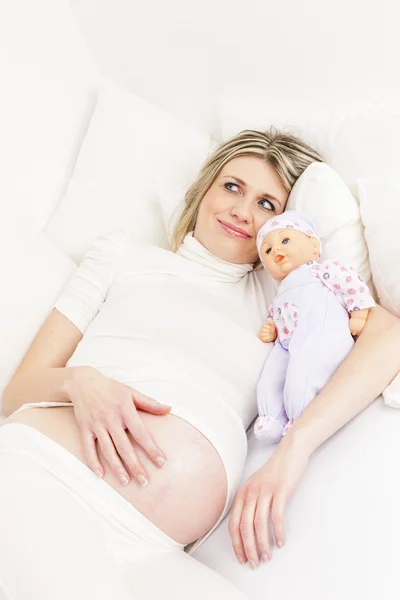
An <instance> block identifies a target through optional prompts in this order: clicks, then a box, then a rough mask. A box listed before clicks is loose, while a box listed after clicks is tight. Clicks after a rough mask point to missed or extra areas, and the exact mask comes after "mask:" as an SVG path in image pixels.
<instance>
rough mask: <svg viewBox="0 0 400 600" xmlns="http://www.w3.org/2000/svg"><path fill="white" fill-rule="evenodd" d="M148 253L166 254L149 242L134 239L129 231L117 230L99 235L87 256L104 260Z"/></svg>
mask: <svg viewBox="0 0 400 600" xmlns="http://www.w3.org/2000/svg"><path fill="white" fill-rule="evenodd" d="M149 252H168V251H167V250H164V249H162V248H160V247H158V246H155V245H154V244H151V243H150V242H147V241H143V240H140V239H138V238H137V237H135V236H134V235H133V234H132V233H131V232H130V231H129V229H124V228H117V229H113V230H111V231H107V232H105V233H102V234H100V235H99V236H98V237H97V238H96V239H95V241H94V242H93V244H92V245H91V247H90V249H89V251H88V252H87V255H86V256H88V255H97V256H99V257H102V258H103V259H104V260H107V259H114V258H115V259H116V258H124V257H134V256H136V257H140V256H144V255H145V254H146V253H149Z"/></svg>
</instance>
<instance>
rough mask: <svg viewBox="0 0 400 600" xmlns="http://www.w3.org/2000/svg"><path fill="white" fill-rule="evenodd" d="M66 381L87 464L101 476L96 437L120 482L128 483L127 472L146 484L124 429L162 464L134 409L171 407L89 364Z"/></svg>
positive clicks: (165, 410)
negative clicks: (111, 377) (107, 375)
mask: <svg viewBox="0 0 400 600" xmlns="http://www.w3.org/2000/svg"><path fill="white" fill-rule="evenodd" d="M67 385H68V389H66V393H67V395H68V397H69V399H70V401H71V402H72V404H73V407H74V412H75V416H76V420H77V422H78V425H79V428H80V432H81V435H82V443H83V449H84V453H85V457H86V461H87V464H88V466H89V467H90V468H91V469H92V470H93V471H94V472H95V473H96V474H97V475H99V476H100V477H103V475H104V469H103V467H102V464H101V462H100V460H99V456H98V452H97V448H96V440H97V442H98V444H99V447H100V449H101V452H102V454H103V455H104V457H105V459H106V461H107V463H108V464H109V465H110V467H111V470H112V471H113V473H114V475H115V476H116V477H118V478H119V480H120V481H121V483H122V484H123V485H126V484H127V483H129V480H130V475H132V476H133V477H135V478H136V479H137V481H138V482H139V483H140V485H146V484H147V482H148V475H147V473H146V471H145V469H144V467H143V465H142V464H141V461H140V460H139V458H138V456H137V453H136V452H135V450H134V448H133V446H132V443H131V441H130V440H129V437H128V435H127V431H128V432H129V433H130V434H131V435H132V437H133V438H134V439H135V440H136V442H137V443H138V444H139V445H140V446H141V447H142V448H143V450H144V451H145V452H146V454H147V455H148V456H149V457H150V459H151V460H152V461H153V462H154V464H155V465H157V466H158V467H163V466H164V465H165V464H166V461H167V459H166V456H165V454H164V453H163V452H162V451H161V449H160V448H159V447H158V445H157V443H156V441H155V440H154V438H153V436H152V435H151V433H150V432H149V431H148V429H147V427H146V426H145V425H144V423H143V421H142V420H141V418H140V416H139V414H138V411H137V409H140V410H142V411H145V412H149V413H152V414H154V415H165V414H167V413H168V412H169V411H170V410H171V407H170V406H167V405H166V404H160V403H159V402H156V401H155V400H152V399H151V398H148V397H147V396H144V395H143V394H141V393H140V392H137V391H135V390H133V389H132V388H130V387H129V386H127V385H125V384H123V383H120V382H119V381H115V380H114V379H110V378H109V377H106V376H105V375H103V374H102V373H100V372H99V371H97V370H96V369H94V368H92V367H84V368H82V369H80V370H79V376H77V377H76V378H74V380H72V381H69V382H68V383H67ZM122 461H124V462H122ZM124 463H125V464H124ZM125 465H126V467H125Z"/></svg>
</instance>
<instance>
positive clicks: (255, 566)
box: [249, 560, 258, 570]
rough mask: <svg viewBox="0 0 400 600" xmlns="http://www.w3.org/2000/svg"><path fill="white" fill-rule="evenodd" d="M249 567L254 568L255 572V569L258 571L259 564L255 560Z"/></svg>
mask: <svg viewBox="0 0 400 600" xmlns="http://www.w3.org/2000/svg"><path fill="white" fill-rule="evenodd" d="M249 565H250V566H251V568H252V569H253V570H254V569H257V567H258V564H257V563H256V562H254V560H251V561H250V562H249Z"/></svg>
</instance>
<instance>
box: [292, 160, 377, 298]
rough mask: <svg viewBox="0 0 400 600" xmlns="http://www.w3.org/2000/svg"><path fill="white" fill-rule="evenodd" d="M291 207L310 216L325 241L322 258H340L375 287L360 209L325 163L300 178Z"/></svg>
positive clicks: (309, 168) (341, 180) (294, 188)
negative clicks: (372, 281)
mask: <svg viewBox="0 0 400 600" xmlns="http://www.w3.org/2000/svg"><path fill="white" fill-rule="evenodd" d="M287 208H288V209H291V210H297V211H299V212H302V213H305V214H306V215H307V216H309V217H310V218H311V219H312V220H313V221H314V222H315V225H316V226H317V230H318V233H319V235H320V237H321V242H322V253H321V258H322V260H325V259H327V258H337V259H338V260H340V261H341V262H343V263H344V264H346V265H349V266H351V267H353V268H354V269H355V270H356V271H357V273H358V274H359V275H360V277H362V279H363V280H364V281H365V283H366V284H367V285H369V286H370V287H371V269H370V265H369V261H368V249H367V244H366V242H365V237H364V231H363V226H362V223H361V216H360V209H359V206H358V204H357V201H356V199H355V198H354V197H353V195H352V194H351V192H350V190H349V188H348V187H347V185H346V184H345V182H344V181H343V179H342V178H341V177H340V176H339V175H338V174H337V173H336V171H334V170H333V169H332V168H331V167H329V166H328V165H327V164H325V163H319V162H315V163H312V164H311V165H309V166H308V167H307V169H306V170H305V171H304V172H303V173H302V174H301V175H300V177H299V178H298V180H297V181H296V183H295V184H294V186H293V189H292V191H291V193H290V195H289V201H288V204H287Z"/></svg>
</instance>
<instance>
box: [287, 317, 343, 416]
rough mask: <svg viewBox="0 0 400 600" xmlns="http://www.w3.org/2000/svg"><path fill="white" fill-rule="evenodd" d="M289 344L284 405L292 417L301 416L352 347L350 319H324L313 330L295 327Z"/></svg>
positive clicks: (288, 414)
mask: <svg viewBox="0 0 400 600" xmlns="http://www.w3.org/2000/svg"><path fill="white" fill-rule="evenodd" d="M292 342H293V343H292V344H291V346H290V360H289V364H288V369H287V377H286V383H285V390H284V405H285V410H286V413H287V416H288V418H289V420H290V421H291V422H292V421H295V420H296V419H298V418H299V417H300V415H301V414H302V413H303V411H304V410H305V409H306V408H307V406H308V405H309V404H310V402H311V401H312V400H314V398H315V397H316V396H317V395H318V394H319V392H320V391H321V390H322V389H323V388H324V387H325V385H326V384H327V383H328V381H329V380H330V378H331V377H332V375H333V374H334V372H335V371H336V369H337V368H338V366H339V365H340V363H341V362H342V361H343V360H344V359H345V357H346V356H347V354H348V353H349V352H350V350H351V348H352V347H353V344H354V341H353V339H352V337H351V334H350V331H349V330H348V318H347V319H335V318H334V315H333V316H332V317H331V318H330V319H329V320H327V321H325V322H324V327H322V328H318V327H315V328H313V329H312V330H311V331H309V332H306V331H302V330H301V329H300V328H299V329H298V330H296V332H295V334H294V335H293V338H292Z"/></svg>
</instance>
